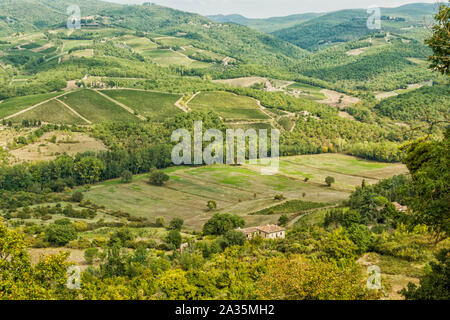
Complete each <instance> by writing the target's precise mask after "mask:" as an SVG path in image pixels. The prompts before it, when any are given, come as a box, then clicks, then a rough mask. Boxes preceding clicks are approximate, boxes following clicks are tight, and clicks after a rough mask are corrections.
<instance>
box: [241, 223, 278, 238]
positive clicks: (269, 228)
mask: <svg viewBox="0 0 450 320" xmlns="http://www.w3.org/2000/svg"><path fill="white" fill-rule="evenodd" d="M236 230H237V231H240V232H242V233H243V234H245V236H246V237H247V239H248V240H250V239H252V238H253V237H256V236H260V237H261V238H264V239H278V238H280V239H284V238H285V236H286V229H285V228H283V227H280V226H277V225H276V224H268V225H266V226H260V227H250V228H245V229H241V228H238V229H236Z"/></svg>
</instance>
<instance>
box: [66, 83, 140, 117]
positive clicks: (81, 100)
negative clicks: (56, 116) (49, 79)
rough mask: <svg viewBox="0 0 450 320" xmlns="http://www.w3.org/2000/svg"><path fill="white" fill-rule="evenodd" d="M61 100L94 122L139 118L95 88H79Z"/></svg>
mask: <svg viewBox="0 0 450 320" xmlns="http://www.w3.org/2000/svg"><path fill="white" fill-rule="evenodd" d="M61 101H62V102H64V103H66V104H68V105H69V106H70V107H71V108H72V109H74V110H75V111H76V112H77V113H79V114H80V115H81V116H82V117H84V118H86V119H88V120H89V121H91V122H93V123H100V122H104V121H124V120H136V121H138V118H137V117H136V116H134V115H133V114H132V113H130V112H128V111H126V110H125V109H124V108H122V107H120V106H119V105H117V104H115V103H114V102H112V101H110V100H108V99H106V98H104V97H102V96H101V95H100V94H98V93H96V92H95V91H93V90H79V91H75V92H71V93H68V94H67V95H65V96H63V97H61Z"/></svg>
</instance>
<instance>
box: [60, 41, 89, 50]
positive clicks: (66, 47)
mask: <svg viewBox="0 0 450 320" xmlns="http://www.w3.org/2000/svg"><path fill="white" fill-rule="evenodd" d="M63 43H64V51H69V50H70V49H73V48H76V47H87V46H92V45H93V44H94V43H93V41H92V40H65V41H63Z"/></svg>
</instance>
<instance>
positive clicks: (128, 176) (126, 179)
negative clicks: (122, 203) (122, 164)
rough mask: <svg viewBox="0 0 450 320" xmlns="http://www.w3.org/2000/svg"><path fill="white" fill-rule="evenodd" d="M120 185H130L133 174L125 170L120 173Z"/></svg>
mask: <svg viewBox="0 0 450 320" xmlns="http://www.w3.org/2000/svg"><path fill="white" fill-rule="evenodd" d="M121 177H122V180H121V181H122V183H130V182H131V181H133V174H132V173H131V171H129V170H125V171H124V172H122V176H121Z"/></svg>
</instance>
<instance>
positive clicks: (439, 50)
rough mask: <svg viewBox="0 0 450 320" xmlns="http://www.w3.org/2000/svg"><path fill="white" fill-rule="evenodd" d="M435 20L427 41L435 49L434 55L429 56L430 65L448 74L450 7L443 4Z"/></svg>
mask: <svg viewBox="0 0 450 320" xmlns="http://www.w3.org/2000/svg"><path fill="white" fill-rule="evenodd" d="M435 20H436V24H435V25H434V26H433V35H432V36H431V37H430V38H428V39H426V41H425V43H426V44H427V45H429V46H430V47H431V49H433V55H431V56H430V57H429V60H430V61H431V66H430V67H431V68H432V69H435V70H438V71H439V72H441V73H442V74H447V75H448V74H449V65H450V60H449V56H450V48H449V46H448V44H449V42H450V35H449V34H450V7H449V6H448V5H445V4H442V5H441V6H440V7H439V13H438V14H436V16H435Z"/></svg>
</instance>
